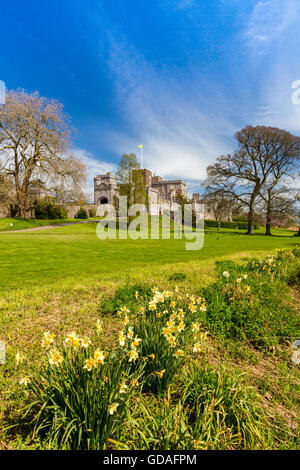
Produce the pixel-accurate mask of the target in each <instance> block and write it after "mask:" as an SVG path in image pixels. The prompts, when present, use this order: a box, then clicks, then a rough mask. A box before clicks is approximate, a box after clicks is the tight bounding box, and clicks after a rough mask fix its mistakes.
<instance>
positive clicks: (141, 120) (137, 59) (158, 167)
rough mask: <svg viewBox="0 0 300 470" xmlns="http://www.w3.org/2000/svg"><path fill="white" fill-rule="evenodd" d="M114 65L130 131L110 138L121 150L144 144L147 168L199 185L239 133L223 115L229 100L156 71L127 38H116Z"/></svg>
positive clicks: (198, 83) (211, 87)
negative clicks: (206, 171) (195, 182)
mask: <svg viewBox="0 0 300 470" xmlns="http://www.w3.org/2000/svg"><path fill="white" fill-rule="evenodd" d="M110 66H111V69H112V71H113V72H114V74H115V86H116V91H117V96H118V102H119V107H120V112H123V115H124V119H125V120H126V122H127V128H128V133H127V132H126V133H124V134H123V135H122V133H118V136H117V138H113V139H111V140H113V141H114V142H115V143H116V150H117V151H119V150H121V148H123V149H124V148H131V149H132V150H133V151H134V150H135V149H137V147H138V144H139V143H142V144H143V146H144V161H145V164H146V166H147V167H148V168H150V169H152V170H153V171H155V172H157V173H159V174H160V175H162V176H164V177H182V178H187V179H189V180H193V181H197V180H198V181H199V180H200V179H202V178H203V177H204V176H205V170H206V166H207V165H208V164H209V163H210V162H211V161H212V160H214V159H215V158H216V157H217V156H218V155H219V154H220V153H223V152H226V151H229V150H230V146H229V139H230V138H231V136H232V135H233V133H234V131H235V128H234V125H233V124H232V122H231V121H230V118H229V117H228V114H230V113H228V114H227V116H226V113H225V112H224V108H227V109H228V106H229V102H228V99H227V98H226V96H224V95H223V94H222V92H221V90H220V89H218V87H217V85H216V84H214V83H204V80H203V79H202V78H201V77H198V79H197V78H195V77H193V78H190V79H189V78H188V77H182V76H181V74H180V73H179V74H178V75H177V76H175V75H174V72H173V71H170V70H168V69H167V68H166V69H161V70H157V69H155V68H154V67H153V66H152V65H151V64H150V63H148V62H147V61H146V60H145V58H144V57H143V56H142V55H141V54H140V53H139V52H138V51H137V50H136V49H135V48H134V46H133V45H132V44H128V42H127V41H126V39H124V38H122V39H119V40H116V38H113V39H112V41H111V60H110ZM231 104H232V103H231ZM121 110H122V111H121ZM112 135H113V133H112Z"/></svg>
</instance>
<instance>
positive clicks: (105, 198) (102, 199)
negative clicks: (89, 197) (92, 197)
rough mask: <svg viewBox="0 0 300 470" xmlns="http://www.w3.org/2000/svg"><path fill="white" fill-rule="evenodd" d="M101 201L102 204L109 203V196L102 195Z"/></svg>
mask: <svg viewBox="0 0 300 470" xmlns="http://www.w3.org/2000/svg"><path fill="white" fill-rule="evenodd" d="M99 202H100V204H108V199H107V197H101V198H100V199H99Z"/></svg>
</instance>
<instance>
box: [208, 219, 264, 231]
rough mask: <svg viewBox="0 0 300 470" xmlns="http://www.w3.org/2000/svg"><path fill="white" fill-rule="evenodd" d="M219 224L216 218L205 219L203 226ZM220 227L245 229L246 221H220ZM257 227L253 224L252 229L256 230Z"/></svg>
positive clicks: (246, 226)
mask: <svg viewBox="0 0 300 470" xmlns="http://www.w3.org/2000/svg"><path fill="white" fill-rule="evenodd" d="M218 226H219V223H218V222H217V221H216V220H205V221H204V228H208V227H209V228H217V227H218ZM220 227H221V228H232V229H239V230H247V229H248V223H247V222H242V221H241V222H240V221H234V222H224V221H222V222H220ZM258 228H259V226H258V224H254V229H255V230H257V229H258Z"/></svg>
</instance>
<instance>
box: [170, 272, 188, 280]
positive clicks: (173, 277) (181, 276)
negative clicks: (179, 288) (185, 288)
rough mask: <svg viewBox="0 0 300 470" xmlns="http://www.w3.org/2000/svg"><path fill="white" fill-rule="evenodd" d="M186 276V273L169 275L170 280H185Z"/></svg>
mask: <svg viewBox="0 0 300 470" xmlns="http://www.w3.org/2000/svg"><path fill="white" fill-rule="evenodd" d="M186 277H187V275H186V273H173V274H171V275H170V276H169V281H184V279H186Z"/></svg>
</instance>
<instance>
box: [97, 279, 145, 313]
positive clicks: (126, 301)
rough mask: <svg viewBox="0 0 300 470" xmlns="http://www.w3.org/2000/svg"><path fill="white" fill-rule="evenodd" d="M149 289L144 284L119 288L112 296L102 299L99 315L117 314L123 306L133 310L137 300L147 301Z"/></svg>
mask: <svg viewBox="0 0 300 470" xmlns="http://www.w3.org/2000/svg"><path fill="white" fill-rule="evenodd" d="M151 293H152V290H151V287H150V286H147V285H146V284H134V285H128V284H127V285H125V286H123V287H119V288H118V289H117V290H116V292H115V294H114V295H109V296H106V297H104V298H103V300H102V302H101V305H100V310H101V313H112V314H115V313H117V311H118V310H120V308H122V307H123V306H124V305H126V306H127V308H128V309H129V310H134V309H135V308H136V306H137V303H138V299H139V300H145V301H147V300H148V299H150V297H151Z"/></svg>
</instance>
